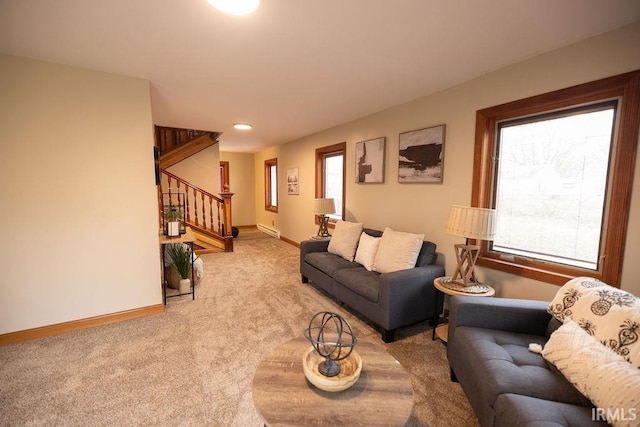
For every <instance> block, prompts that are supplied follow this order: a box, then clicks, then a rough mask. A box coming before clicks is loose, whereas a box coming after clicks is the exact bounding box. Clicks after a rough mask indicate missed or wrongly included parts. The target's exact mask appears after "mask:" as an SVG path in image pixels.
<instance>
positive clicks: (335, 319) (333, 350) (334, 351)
mask: <svg viewBox="0 0 640 427" xmlns="http://www.w3.org/2000/svg"><path fill="white" fill-rule="evenodd" d="M304 336H305V337H306V338H307V339H308V340H309V341H310V342H311V345H312V346H313V348H314V349H315V351H316V352H317V353H318V354H319V355H320V356H322V357H324V358H325V361H324V362H322V363H320V364H319V365H318V371H319V372H320V373H321V374H322V375H324V376H326V377H334V376H336V375H338V374H339V373H340V366H339V365H338V364H337V363H335V362H336V361H339V360H343V359H346V358H347V357H349V355H350V354H351V352H352V351H353V347H355V345H356V342H357V339H356V337H355V335H354V334H353V329H351V325H350V324H349V322H347V320H346V319H345V318H344V317H342V316H340V315H339V314H337V313H333V312H330V311H321V312H319V313H316V314H315V315H314V316H313V317H312V318H311V321H309V327H308V328H307V329H306V330H305V331H304Z"/></svg>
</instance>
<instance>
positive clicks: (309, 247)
mask: <svg viewBox="0 0 640 427" xmlns="http://www.w3.org/2000/svg"><path fill="white" fill-rule="evenodd" d="M328 247H329V239H317V240H316V239H311V240H303V241H302V242H300V267H302V264H303V263H304V256H305V255H306V254H309V253H311V252H327V248H328Z"/></svg>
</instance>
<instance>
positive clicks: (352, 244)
mask: <svg viewBox="0 0 640 427" xmlns="http://www.w3.org/2000/svg"><path fill="white" fill-rule="evenodd" d="M360 234H362V223H361V222H347V221H338V222H336V228H335V229H334V230H333V235H332V236H331V240H330V241H329V247H328V248H327V251H329V252H330V253H332V254H335V255H339V256H341V257H342V258H344V259H346V260H347V261H353V257H354V256H355V254H356V248H357V247H358V240H359V239H360Z"/></svg>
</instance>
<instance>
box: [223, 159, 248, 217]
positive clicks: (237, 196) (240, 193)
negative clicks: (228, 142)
mask: <svg viewBox="0 0 640 427" xmlns="http://www.w3.org/2000/svg"><path fill="white" fill-rule="evenodd" d="M220 160H221V161H227V162H229V187H230V189H229V191H231V192H232V193H234V194H233V197H232V198H231V215H232V217H231V221H232V222H233V225H234V226H236V227H237V226H253V225H256V198H255V188H256V187H255V177H254V175H255V156H254V155H253V153H230V152H225V151H221V152H220Z"/></svg>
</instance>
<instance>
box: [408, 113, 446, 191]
mask: <svg viewBox="0 0 640 427" xmlns="http://www.w3.org/2000/svg"><path fill="white" fill-rule="evenodd" d="M445 128H446V126H445V125H438V126H433V127H429V128H425V129H419V130H413V131H409V132H403V133H401V134H400V141H399V144H398V182H400V183H442V172H443V166H444V161H443V160H444V136H445Z"/></svg>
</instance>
